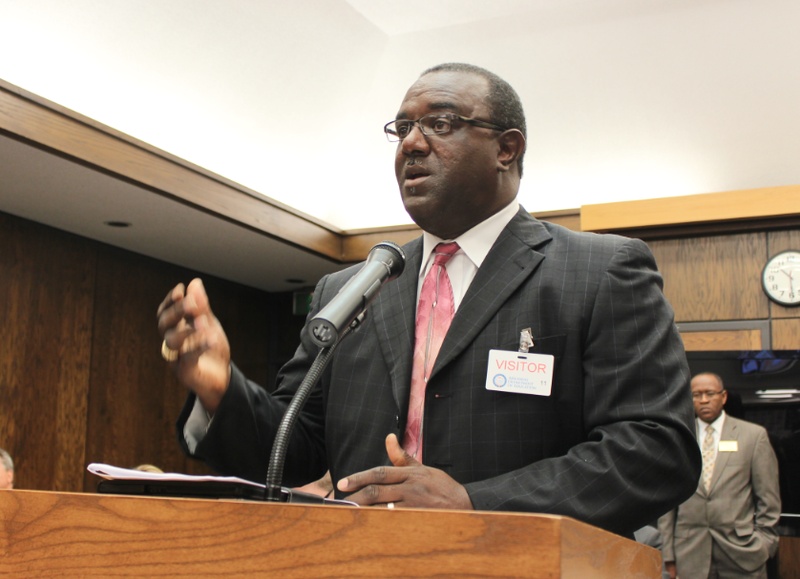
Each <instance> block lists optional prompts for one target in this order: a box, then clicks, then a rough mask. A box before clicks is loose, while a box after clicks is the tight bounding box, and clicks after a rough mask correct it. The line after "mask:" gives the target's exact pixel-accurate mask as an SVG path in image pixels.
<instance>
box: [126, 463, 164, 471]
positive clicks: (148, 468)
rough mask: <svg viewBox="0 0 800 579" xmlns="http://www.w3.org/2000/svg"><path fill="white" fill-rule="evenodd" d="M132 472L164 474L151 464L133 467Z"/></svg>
mask: <svg viewBox="0 0 800 579" xmlns="http://www.w3.org/2000/svg"><path fill="white" fill-rule="evenodd" d="M133 470H140V471H142V472H154V473H163V472H164V471H163V470H161V469H160V468H158V467H157V466H154V465H152V464H140V465H139V466H135V467H133Z"/></svg>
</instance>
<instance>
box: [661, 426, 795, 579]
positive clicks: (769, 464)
mask: <svg viewBox="0 0 800 579" xmlns="http://www.w3.org/2000/svg"><path fill="white" fill-rule="evenodd" d="M720 440H721V441H723V440H728V441H731V440H735V441H736V443H737V446H738V449H737V450H736V452H722V451H720V452H718V453H717V460H716V462H715V463H714V473H713V474H712V475H711V484H710V489H709V491H708V492H706V489H705V487H703V485H702V484H699V485H698V487H697V490H696V491H695V493H694V495H692V497H691V498H690V499H689V500H688V501H686V502H685V503H683V504H682V505H680V506H679V507H678V508H677V509H674V510H672V511H670V512H669V513H667V514H666V515H664V516H663V517H661V519H660V520H659V523H658V526H659V530H660V531H661V535H662V537H663V540H664V546H663V547H662V554H663V557H664V560H665V561H675V564H676V566H677V570H678V576H679V577H684V578H686V579H689V578H692V577H707V576H708V571H709V566H710V565H711V546H712V541H716V542H717V544H718V545H719V546H720V548H721V549H723V550H724V551H725V553H726V554H727V555H729V556H730V557H731V558H732V559H733V560H734V561H736V562H737V563H738V564H739V565H740V566H741V567H742V568H743V569H744V570H746V571H754V570H756V569H758V568H759V567H761V566H762V565H764V563H766V561H767V559H768V558H769V557H770V555H772V554H774V553H775V551H776V550H777V548H778V536H777V533H776V532H775V529H774V526H775V524H776V523H777V522H778V519H779V518H780V512H781V500H780V494H779V491H778V461H777V459H776V458H775V452H774V451H773V450H772V446H771V445H770V443H769V438H768V437H767V431H766V430H764V428H763V427H761V426H758V425H756V424H752V423H750V422H746V421H744V420H739V419H736V418H733V417H732V416H729V415H728V416H725V423H724V425H723V427H722V433H721V435H720Z"/></svg>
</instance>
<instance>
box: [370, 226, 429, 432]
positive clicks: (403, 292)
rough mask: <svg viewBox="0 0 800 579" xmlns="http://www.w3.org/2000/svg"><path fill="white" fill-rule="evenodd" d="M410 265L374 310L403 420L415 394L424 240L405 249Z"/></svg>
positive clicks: (384, 356) (388, 289)
mask: <svg viewBox="0 0 800 579" xmlns="http://www.w3.org/2000/svg"><path fill="white" fill-rule="evenodd" d="M403 251H404V252H405V254H406V265H405V268H404V269H403V273H402V274H401V275H400V277H398V278H397V279H396V280H394V281H390V282H389V283H387V284H386V285H385V286H384V287H383V289H382V290H381V293H380V295H379V296H378V299H376V300H375V301H374V302H373V303H372V305H371V306H370V313H371V315H372V321H373V323H374V324H375V330H376V332H377V335H378V343H379V345H380V348H381V352H382V354H383V359H384V360H385V361H386V365H387V367H388V368H389V375H390V378H391V381H392V393H393V395H394V398H395V402H396V403H397V406H398V408H399V410H400V416H403V417H404V416H405V415H406V414H408V397H409V392H410V390H411V365H412V361H413V357H414V327H415V319H416V309H417V308H416V302H417V279H418V277H419V268H420V262H421V260H422V238H421V237H420V238H417V239H415V240H414V241H411V242H410V243H407V244H406V245H405V246H403Z"/></svg>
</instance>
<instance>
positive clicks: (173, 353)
mask: <svg viewBox="0 0 800 579" xmlns="http://www.w3.org/2000/svg"><path fill="white" fill-rule="evenodd" d="M180 355H181V353H180V352H179V351H178V350H173V349H172V348H170V347H169V346H167V341H166V340H164V341H163V342H161V357H162V358H164V360H166V361H167V362H175V361H176V360H177V359H178V358H179V357H180Z"/></svg>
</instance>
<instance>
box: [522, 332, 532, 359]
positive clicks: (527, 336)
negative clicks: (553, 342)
mask: <svg viewBox="0 0 800 579" xmlns="http://www.w3.org/2000/svg"><path fill="white" fill-rule="evenodd" d="M531 348H533V335H532V334H531V329H530V328H525V329H524V330H522V331H521V332H520V333H519V351H520V352H522V353H523V354H527V353H528V350H530V349H531Z"/></svg>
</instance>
